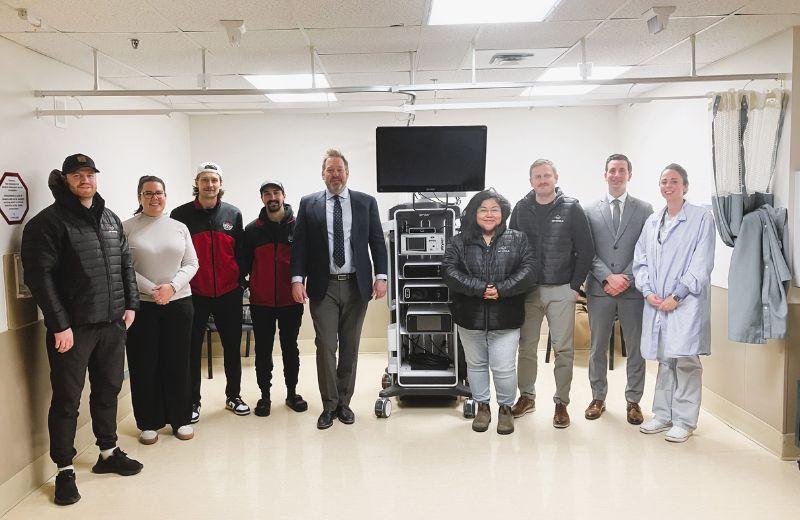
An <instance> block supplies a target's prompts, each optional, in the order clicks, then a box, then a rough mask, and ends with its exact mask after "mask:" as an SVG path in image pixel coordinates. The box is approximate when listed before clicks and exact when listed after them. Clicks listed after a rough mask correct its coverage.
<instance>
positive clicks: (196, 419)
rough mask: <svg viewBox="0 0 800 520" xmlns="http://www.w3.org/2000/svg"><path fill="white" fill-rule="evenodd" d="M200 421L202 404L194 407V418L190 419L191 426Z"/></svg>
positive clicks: (195, 404)
mask: <svg viewBox="0 0 800 520" xmlns="http://www.w3.org/2000/svg"><path fill="white" fill-rule="evenodd" d="M199 421H200V403H194V404H193V405H192V418H191V419H189V424H195V423H197V422H199Z"/></svg>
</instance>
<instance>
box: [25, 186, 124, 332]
mask: <svg viewBox="0 0 800 520" xmlns="http://www.w3.org/2000/svg"><path fill="white" fill-rule="evenodd" d="M48 185H49V187H50V191H52V192H53V197H55V199H56V201H55V202H54V203H53V204H51V205H50V206H48V207H47V208H45V209H43V210H42V211H41V212H40V213H39V214H38V215H36V216H35V217H33V218H32V219H31V220H30V222H28V223H27V224H26V225H25V230H24V231H23V232H22V265H23V268H24V270H25V284H26V285H27V286H28V288H30V290H31V293H32V294H33V297H34V299H35V300H36V304H37V305H39V307H40V308H41V309H42V314H44V323H45V326H46V327H47V329H48V330H49V331H50V332H61V331H63V330H66V329H68V328H70V327H75V326H80V325H89V324H96V323H111V322H114V321H119V320H120V319H122V315H123V314H124V313H125V310H126V309H131V310H136V309H138V307H139V289H138V288H137V286H136V273H135V272H134V270H133V262H132V260H131V255H130V253H129V251H128V240H127V238H125V233H123V231H122V223H121V222H120V220H119V217H117V216H116V215H115V214H114V213H113V212H112V211H111V210H110V209H107V208H106V207H105V201H104V200H103V198H102V197H100V195H99V194H95V196H94V201H93V203H92V208H91V209H88V208H86V207H84V206H83V205H81V203H80V200H78V198H77V197H76V196H75V195H73V194H72V193H71V192H70V191H69V189H68V188H67V186H66V185H65V184H64V179H63V177H62V176H61V173H60V172H59V171H58V170H53V172H51V173H50V178H49V180H48Z"/></svg>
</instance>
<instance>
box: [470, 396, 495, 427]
mask: <svg viewBox="0 0 800 520" xmlns="http://www.w3.org/2000/svg"><path fill="white" fill-rule="evenodd" d="M490 422H492V411H491V410H490V409H489V403H478V413H476V414H475V418H474V419H473V420H472V429H473V430H475V431H476V432H485V431H486V430H488V429H489V423H490Z"/></svg>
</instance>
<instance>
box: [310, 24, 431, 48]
mask: <svg viewBox="0 0 800 520" xmlns="http://www.w3.org/2000/svg"><path fill="white" fill-rule="evenodd" d="M307 32H308V36H309V38H310V39H311V43H312V44H313V45H314V47H315V48H316V49H317V52H319V53H320V54H349V53H360V52H371V53H374V52H406V51H415V50H417V47H418V46H419V38H420V28H419V27H379V28H344V29H311V30H309V31H307Z"/></svg>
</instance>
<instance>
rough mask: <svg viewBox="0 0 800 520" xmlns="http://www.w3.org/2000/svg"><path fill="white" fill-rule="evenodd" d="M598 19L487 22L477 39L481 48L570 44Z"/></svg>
mask: <svg viewBox="0 0 800 520" xmlns="http://www.w3.org/2000/svg"><path fill="white" fill-rule="evenodd" d="M596 26H597V22H538V23H514V24H491V25H484V26H483V27H482V28H481V31H480V33H479V34H478V37H477V39H476V42H475V46H476V47H477V48H478V49H534V48H545V47H569V46H571V45H572V44H573V43H575V42H577V41H578V40H580V39H581V38H582V37H583V36H585V35H586V33H588V32H589V31H591V30H592V29H594V28H595V27H596Z"/></svg>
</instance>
